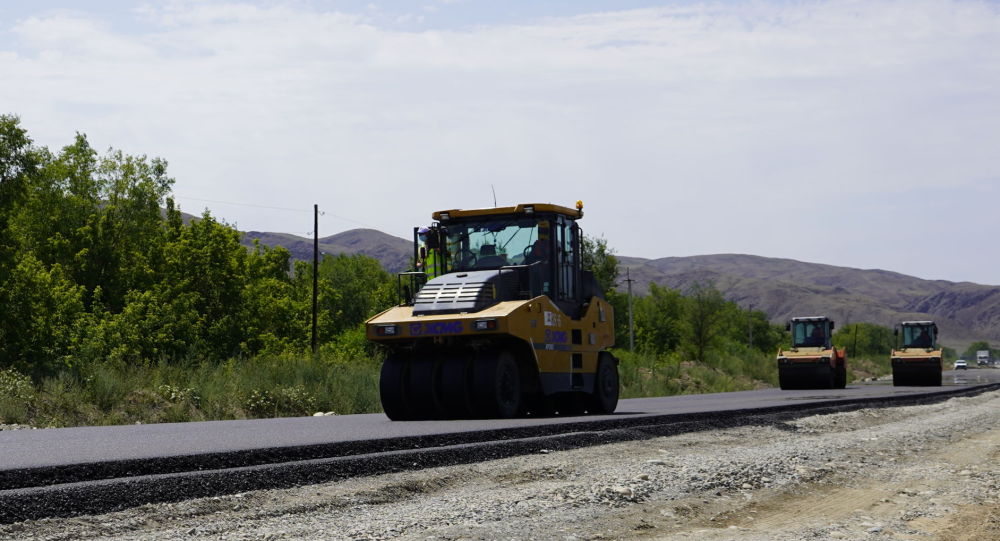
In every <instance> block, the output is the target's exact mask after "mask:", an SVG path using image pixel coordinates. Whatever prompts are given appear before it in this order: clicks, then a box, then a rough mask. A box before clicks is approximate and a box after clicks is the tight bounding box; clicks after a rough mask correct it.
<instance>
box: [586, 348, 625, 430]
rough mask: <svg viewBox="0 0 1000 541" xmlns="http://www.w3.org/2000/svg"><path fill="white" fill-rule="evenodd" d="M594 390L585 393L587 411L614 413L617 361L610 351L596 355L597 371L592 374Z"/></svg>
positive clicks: (616, 388) (617, 384)
mask: <svg viewBox="0 0 1000 541" xmlns="http://www.w3.org/2000/svg"><path fill="white" fill-rule="evenodd" d="M594 379H595V381H594V392H593V393H591V394H589V395H587V400H586V402H587V411H588V412H589V413H591V414H594V415H608V414H610V413H614V412H615V409H616V408H617V407H618V393H619V391H620V387H619V380H618V362H617V360H616V359H615V358H614V357H613V356H611V354H610V353H605V352H602V353H601V354H600V355H598V357H597V373H596V374H594Z"/></svg>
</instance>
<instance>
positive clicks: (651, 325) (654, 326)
mask: <svg viewBox="0 0 1000 541" xmlns="http://www.w3.org/2000/svg"><path fill="white" fill-rule="evenodd" d="M632 309H633V313H634V319H635V334H636V343H637V345H638V347H639V350H640V351H648V352H657V353H666V352H670V351H674V350H676V349H677V347H678V346H680V344H681V340H683V338H684V318H685V300H684V297H683V296H682V295H681V294H680V292H679V291H676V290H674V289H670V288H667V287H661V286H658V285H656V284H653V283H651V284H649V294H648V295H645V296H642V297H637V298H635V299H633V307H632Z"/></svg>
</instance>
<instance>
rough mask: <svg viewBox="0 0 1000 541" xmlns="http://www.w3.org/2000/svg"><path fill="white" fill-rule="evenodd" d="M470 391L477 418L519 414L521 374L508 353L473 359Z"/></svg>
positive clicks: (504, 417) (506, 417) (500, 417)
mask: <svg viewBox="0 0 1000 541" xmlns="http://www.w3.org/2000/svg"><path fill="white" fill-rule="evenodd" d="M473 389H474V396H475V412H474V413H475V415H476V416H477V417H483V418H490V419H510V418H511V417H514V416H516V415H518V414H519V413H521V403H522V401H521V371H520V369H519V368H518V366H517V361H516V360H514V355H512V354H511V353H510V352H509V351H507V350H502V351H500V352H499V353H498V354H496V355H495V356H491V357H486V358H483V359H478V360H476V362H475V366H474V367H473Z"/></svg>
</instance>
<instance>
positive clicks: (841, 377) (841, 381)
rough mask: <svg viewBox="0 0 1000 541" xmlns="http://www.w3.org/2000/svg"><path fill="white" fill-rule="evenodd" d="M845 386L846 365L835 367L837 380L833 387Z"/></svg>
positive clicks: (842, 387) (841, 387)
mask: <svg viewBox="0 0 1000 541" xmlns="http://www.w3.org/2000/svg"><path fill="white" fill-rule="evenodd" d="M846 387H847V367H846V366H838V367H837V382H836V386H835V388H837V389H844V388H846Z"/></svg>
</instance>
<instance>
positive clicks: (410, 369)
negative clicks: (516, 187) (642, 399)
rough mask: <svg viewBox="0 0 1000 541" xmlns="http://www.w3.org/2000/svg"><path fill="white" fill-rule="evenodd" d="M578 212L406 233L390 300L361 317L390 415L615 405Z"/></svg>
mask: <svg viewBox="0 0 1000 541" xmlns="http://www.w3.org/2000/svg"><path fill="white" fill-rule="evenodd" d="M582 217H583V204H582V203H580V202H577V205H576V208H568V207H563V206H558V205H553V204H541V203H526V204H520V205H517V206H513V207H499V208H489V209H476V210H459V209H453V210H443V211H438V212H434V213H433V214H432V218H433V220H434V222H433V223H432V224H431V225H430V226H429V227H424V228H420V229H415V230H414V249H413V250H414V251H413V254H414V261H415V264H416V267H417V270H415V271H410V272H405V273H401V274H399V275H398V290H399V294H400V303H399V305H398V306H395V307H393V308H390V309H388V310H386V311H385V312H382V313H380V314H378V315H376V316H375V317H373V318H371V319H370V320H368V322H367V323H366V333H367V337H368V339H369V340H372V341H375V342H377V343H379V344H381V345H382V346H384V347H385V349H386V358H385V361H384V363H383V365H382V371H381V375H380V378H379V395H380V398H381V401H382V408H383V410H384V411H385V413H386V415H387V416H388V417H389V418H390V419H392V420H415V419H455V418H509V417H515V416H521V415H531V416H548V415H554V414H561V415H579V414H583V413H586V412H589V413H593V414H608V413H612V412H614V410H615V408H616V407H617V404H618V394H619V378H618V360H617V359H616V358H615V357H614V356H613V355H612V354H611V353H610V352H608V351H607V348H609V347H611V345H612V344H613V343H614V311H613V310H612V308H611V305H609V304H608V302H607V301H606V300H605V299H604V294H603V292H602V291H600V287H599V286H598V284H597V281H596V280H595V279H594V275H593V273H591V272H590V271H588V270H585V269H583V268H582V266H581V263H582V257H581V256H582V252H581V241H582V232H581V229H580V226H579V225H578V221H579V220H580V219H581V218H582Z"/></svg>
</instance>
